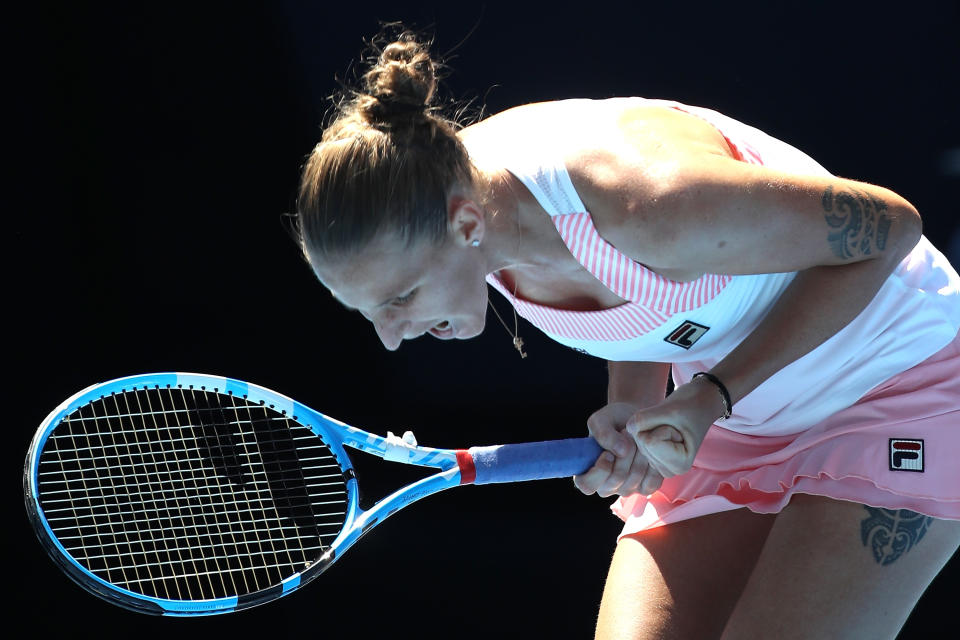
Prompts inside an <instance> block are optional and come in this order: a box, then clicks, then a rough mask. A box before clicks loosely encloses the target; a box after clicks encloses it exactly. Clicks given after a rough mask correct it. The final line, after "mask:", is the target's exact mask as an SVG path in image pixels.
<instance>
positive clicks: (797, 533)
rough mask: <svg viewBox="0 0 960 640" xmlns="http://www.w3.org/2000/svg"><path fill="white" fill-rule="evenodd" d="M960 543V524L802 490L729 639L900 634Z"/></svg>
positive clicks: (781, 518) (776, 532)
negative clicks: (830, 497)
mask: <svg viewBox="0 0 960 640" xmlns="http://www.w3.org/2000/svg"><path fill="white" fill-rule="evenodd" d="M958 544H960V522H951V521H945V520H934V519H933V518H928V517H926V516H923V515H919V514H916V513H913V512H910V511H888V510H882V509H874V508H872V507H871V508H868V507H865V506H864V505H861V504H856V503H853V502H843V501H839V500H831V499H828V498H822V497H818V496H807V495H796V496H794V497H793V499H792V500H791V502H790V504H789V505H788V506H787V507H786V508H785V509H784V510H783V511H782V512H781V513H780V514H778V515H777V518H776V522H775V523H774V525H773V527H772V529H771V530H770V533H769V535H768V536H767V541H766V543H765V545H764V548H763V551H762V552H761V554H760V557H759V558H758V559H757V563H756V566H755V567H754V569H753V572H752V575H751V577H750V580H749V582H748V583H747V585H746V587H745V589H744V591H743V594H742V595H741V597H740V600H739V602H738V603H737V606H736V607H735V609H734V611H733V613H732V616H731V619H730V621H729V623H728V626H727V628H726V630H725V633H724V635H723V637H724V639H725V640H727V639H729V640H735V639H741V638H778V639H783V640H790V639H799V638H818V639H819V638H870V639H871V640H882V639H884V638H895V637H896V635H897V633H898V632H899V630H900V628H901V627H902V626H903V624H904V622H905V621H906V619H907V616H908V615H909V614H910V611H911V610H912V609H913V607H914V605H915V604H916V602H917V601H918V600H919V598H920V596H921V595H922V594H923V592H924V590H925V589H926V588H927V586H928V585H929V584H930V582H931V581H932V580H933V578H934V577H935V576H936V575H937V573H938V572H939V571H940V569H942V568H943V566H944V565H945V563H946V562H947V561H948V560H949V559H950V556H951V555H952V554H953V553H954V551H956V549H957V545H958ZM714 637H716V636H714Z"/></svg>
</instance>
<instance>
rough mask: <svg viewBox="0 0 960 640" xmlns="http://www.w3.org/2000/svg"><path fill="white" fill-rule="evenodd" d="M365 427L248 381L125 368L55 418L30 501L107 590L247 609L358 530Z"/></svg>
mask: <svg viewBox="0 0 960 640" xmlns="http://www.w3.org/2000/svg"><path fill="white" fill-rule="evenodd" d="M356 433H358V430H356V429H353V428H352V427H348V426H347V425H344V424H343V423H341V422H339V421H337V420H334V419H332V418H329V417H327V416H325V415H323V414H320V413H318V412H316V411H313V410H312V409H310V408H308V407H306V406H304V405H301V404H299V403H297V402H296V401H294V400H292V399H290V398H287V397H286V396H283V395H281V394H278V393H275V392H273V391H270V390H269V389H265V388H263V387H259V386H257V385H253V384H250V383H246V382H242V381H239V380H234V379H230V378H223V377H216V376H208V375H203V374H192V373H159V374H146V375H139V376H130V377H126V378H120V379H117V380H112V381H109V382H105V383H101V384H97V385H93V386H91V387H88V388H87V389H84V390H83V391H80V392H79V393H77V394H75V395H74V396H72V397H71V398H69V399H67V400H66V401H64V402H63V403H61V405H60V406H58V407H57V408H56V409H54V410H53V411H52V412H51V413H50V414H49V415H48V416H47V418H46V419H45V420H44V421H43V423H42V424H41V425H40V427H39V429H38V430H37V432H36V434H35V435H34V438H33V440H32V442H31V446H30V449H29V452H28V454H27V459H26V462H25V465H24V478H23V483H24V500H25V504H26V509H27V513H28V516H29V519H30V522H31V523H32V525H33V527H34V530H35V532H36V533H37V536H38V538H39V539H40V542H41V544H42V545H43V547H44V548H45V549H46V550H47V552H48V553H49V555H50V556H51V557H52V558H53V560H54V561H55V563H56V564H57V565H58V566H59V567H60V568H61V569H62V570H63V571H64V572H65V573H66V574H67V575H68V576H69V577H70V578H71V579H73V580H74V581H75V582H76V583H77V584H79V585H80V586H82V587H83V588H84V589H86V590H87V591H89V592H91V593H93V594H94V595H97V596H99V597H101V598H103V599H105V600H107V601H109V602H111V603H113V604H116V605H119V606H121V607H124V608H127V609H130V610H134V611H139V612H143V613H150V614H157V615H175V616H190V615H210V614H216V613H227V612H232V611H237V610H240V609H244V608H249V607H252V606H255V605H258V604H261V603H263V602H267V601H269V600H272V599H275V598H278V597H281V596H283V595H286V594H287V593H290V592H291V591H293V590H295V589H296V588H298V587H299V586H301V585H302V584H305V583H306V582H307V581H308V580H310V579H312V578H314V577H316V576H317V575H319V574H320V573H321V572H322V571H323V570H324V569H325V568H326V567H327V566H329V565H330V564H331V563H332V562H333V561H334V560H335V559H336V557H337V555H338V554H337V551H336V550H337V549H342V548H343V544H344V543H345V542H347V541H349V542H348V544H352V542H353V541H354V540H355V539H356V538H357V537H359V535H358V533H357V531H355V530H356V529H357V527H356V526H355V525H356V521H357V519H358V516H360V515H361V512H360V511H359V507H358V496H357V485H356V479H355V477H354V473H353V467H352V464H351V462H350V459H349V457H348V456H347V454H346V451H345V450H344V447H343V444H342V442H343V439H344V437H346V436H347V435H348V434H350V435H351V436H352V437H356ZM255 450H256V451H257V452H258V454H259V457H260V462H258V463H257V462H254V461H253V458H254V457H256V456H254V454H253V452H254V451H255ZM65 510H66V511H68V513H66V515H65ZM268 512H272V515H271V517H270V518H267V517H266V514H267V513H268ZM144 514H147V515H146V516H145V515H144ZM71 518H72V519H73V521H72V522H71V521H70V519H71ZM311 518H313V519H314V521H313V523H312V524H311V522H310V520H311ZM268 520H269V522H268ZM264 529H266V530H267V532H266V533H265V532H264ZM251 532H252V533H251ZM278 532H279V533H278ZM291 534H295V535H293V537H295V538H297V539H298V540H300V541H302V542H303V544H300V545H298V548H297V549H290V548H288V547H284V546H283V545H285V544H286V542H285V539H286V538H288V537H290V535H291ZM254 557H256V560H254V559H252V558H254ZM211 558H213V560H212V561H211ZM211 562H212V564H211ZM128 574H130V575H129V576H128ZM192 574H195V575H192ZM225 576H226V579H224V577H225Z"/></svg>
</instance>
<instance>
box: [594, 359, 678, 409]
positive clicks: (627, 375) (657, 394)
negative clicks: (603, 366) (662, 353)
mask: <svg viewBox="0 0 960 640" xmlns="http://www.w3.org/2000/svg"><path fill="white" fill-rule="evenodd" d="M608 371H609V376H610V381H609V383H608V385H607V402H608V403H613V402H628V403H630V404H632V405H634V406H636V407H638V408H642V407H649V406H652V405H655V404H657V403H658V402H660V401H661V400H663V398H664V397H665V396H666V395H667V378H668V377H669V376H670V364H669V363H666V362H613V361H611V362H610V363H609V364H608Z"/></svg>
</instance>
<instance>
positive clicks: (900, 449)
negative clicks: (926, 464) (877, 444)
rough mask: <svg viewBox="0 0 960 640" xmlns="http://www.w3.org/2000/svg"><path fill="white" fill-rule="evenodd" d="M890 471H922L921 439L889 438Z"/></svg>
mask: <svg viewBox="0 0 960 640" xmlns="http://www.w3.org/2000/svg"><path fill="white" fill-rule="evenodd" d="M890 471H918V472H920V473H923V440H910V439H907V438H890Z"/></svg>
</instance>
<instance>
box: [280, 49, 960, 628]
mask: <svg viewBox="0 0 960 640" xmlns="http://www.w3.org/2000/svg"><path fill="white" fill-rule="evenodd" d="M434 69H435V64H434V62H433V61H432V60H431V58H430V55H429V53H428V51H427V48H426V46H425V45H423V44H421V43H419V42H417V41H416V40H415V39H414V38H413V37H412V36H410V35H409V34H404V35H403V36H402V37H400V39H399V40H398V41H397V42H394V43H392V44H389V45H388V46H386V47H384V48H383V49H382V51H381V52H380V56H379V60H377V61H376V62H375V63H374V64H373V65H372V66H371V67H370V69H369V70H368V71H367V73H366V75H365V76H364V86H363V88H362V89H360V90H358V91H357V92H356V93H353V94H350V95H348V96H346V97H345V99H344V100H343V101H342V102H341V103H340V105H339V106H338V112H337V114H336V117H335V119H333V120H332V121H331V122H330V123H329V125H328V126H327V127H326V129H325V131H324V134H323V138H322V141H321V142H320V143H319V144H318V145H317V146H316V148H315V149H314V150H313V152H312V153H311V155H310V157H309V160H308V161H307V162H306V164H305V167H304V170H303V175H302V183H301V187H300V195H299V231H300V234H301V246H302V250H303V253H304V255H305V256H306V258H307V260H308V261H309V263H310V265H311V266H312V268H313V269H314V271H315V273H316V275H317V276H318V278H319V279H320V281H321V282H322V283H323V284H324V285H325V286H326V287H327V288H328V289H329V290H330V291H331V292H332V293H333V295H334V296H336V298H337V299H339V300H340V301H341V302H342V303H343V304H344V305H346V306H347V307H350V308H353V309H356V310H358V311H360V313H362V314H363V315H364V316H365V317H366V318H367V319H368V320H370V321H371V322H372V323H373V325H374V327H375V328H376V331H377V333H378V334H379V336H380V339H381V340H382V341H383V344H384V346H385V347H386V348H387V349H391V350H393V349H396V348H397V347H398V346H399V345H400V343H401V342H402V341H403V340H410V339H413V338H416V337H418V336H421V335H423V334H426V333H429V334H431V335H433V336H435V337H437V338H440V339H444V340H446V339H452V338H458V339H465V338H470V337H473V336H476V335H477V334H478V333H480V332H481V331H482V330H483V328H484V321H485V315H486V314H485V311H486V306H487V303H488V299H487V295H488V291H487V283H489V284H491V285H492V286H493V287H494V288H496V289H497V290H498V291H499V292H500V293H501V294H503V295H504V296H505V297H506V298H507V299H508V300H509V301H510V302H511V303H512V305H513V307H514V309H515V311H516V313H518V314H520V315H521V316H523V317H525V318H527V319H528V320H529V321H530V322H531V323H533V324H534V325H536V326H537V327H538V328H540V329H541V330H542V331H544V332H545V333H546V334H547V335H548V336H550V337H551V338H553V339H554V340H556V341H557V342H559V343H561V344H564V345H567V346H569V347H572V348H574V349H577V350H581V351H584V352H587V353H589V354H592V355H594V356H596V357H599V358H604V359H606V360H608V361H609V363H610V364H609V372H610V381H609V394H608V397H609V404H607V405H606V406H605V407H602V408H600V409H599V410H598V411H597V412H596V413H594V414H593V416H592V417H591V418H590V419H589V421H588V423H587V428H588V430H589V433H590V434H591V435H592V436H593V437H594V438H595V439H596V440H597V441H598V442H599V443H600V444H601V445H602V446H603V448H604V449H605V450H606V451H605V453H604V454H603V455H602V456H601V457H600V459H599V460H597V463H596V465H595V466H594V467H593V468H592V469H591V470H589V471H588V472H586V473H585V474H583V475H582V476H579V477H577V478H575V482H576V485H577V486H578V487H579V489H580V490H581V491H583V492H584V493H587V494H593V493H597V494H599V495H600V496H613V495H618V496H619V498H618V500H617V502H616V503H615V505H614V507H613V510H614V512H615V513H616V514H617V515H618V516H620V517H621V518H622V519H623V520H624V521H625V527H624V529H623V533H622V535H621V536H620V538H619V542H618V545H617V549H616V552H615V554H614V557H613V561H612V565H611V567H610V571H609V575H608V578H607V583H606V587H605V591H604V596H603V600H602V603H601V605H600V612H599V619H598V625H597V637H598V638H617V639H622V638H663V637H670V638H697V639H703V638H716V637H723V638H730V639H732V638H751V639H755V638H781V639H785V638H827V637H830V638H893V637H895V636H896V635H897V633H898V631H899V629H900V628H901V626H902V625H903V623H904V622H905V620H906V618H907V616H908V614H909V613H910V611H911V609H912V608H913V606H914V605H915V603H916V602H917V600H918V599H919V597H920V596H921V594H922V593H923V591H924V589H925V588H926V587H927V586H928V585H929V584H930V582H931V580H932V579H933V578H934V576H936V575H937V573H938V572H939V571H940V570H941V568H942V567H943V566H944V565H945V564H946V562H947V561H948V559H949V558H950V556H951V554H952V553H953V552H954V550H956V549H957V546H958V543H960V523H958V522H956V520H960V471H958V469H960V465H958V464H957V460H958V459H960V339H958V338H957V331H958V328H960V278H958V276H957V274H956V272H955V271H954V270H953V269H952V268H951V266H950V265H949V264H948V262H947V261H946V260H945V259H944V257H943V256H942V255H941V254H940V253H938V252H937V251H936V249H934V248H933V246H932V245H931V244H930V243H929V242H928V241H927V240H926V239H925V238H924V237H923V236H922V235H921V222H920V218H919V216H918V213H917V211H916V210H915V209H914V207H913V206H911V204H910V203H909V202H907V201H906V200H905V199H904V198H902V197H901V196H899V195H897V194H896V193H893V192H892V191H890V190H888V189H884V188H882V187H877V186H873V185H870V184H865V183H862V182H856V181H853V180H848V179H844V178H839V177H836V176H833V175H831V174H830V173H829V172H827V171H826V170H825V169H824V168H822V167H821V166H820V165H819V164H817V163H816V162H815V161H814V160H812V159H811V158H810V157H808V156H807V155H805V154H803V153H801V152H800V151H798V150H796V149H795V148H793V147H791V146H789V145H787V144H785V143H783V142H781V141H779V140H776V139H774V138H771V137H770V136H768V135H766V134H764V133H763V132H761V131H759V130H757V129H755V128H752V127H750V126H747V125H744V124H741V123H740V122H738V121H736V120H733V119H731V118H729V117H725V116H723V115H721V114H719V113H717V112H715V111H712V110H708V109H704V108H698V107H692V106H686V105H683V104H679V103H675V102H670V101H662V100H647V99H641V98H618V99H610V100H601V101H592V100H566V101H561V102H549V103H540V104H530V105H525V106H521V107H517V108H515V109H511V110H509V111H506V112H504V113H500V114H497V115H494V116H492V117H489V118H486V119H484V120H482V121H480V122H478V123H476V124H473V125H471V126H468V127H465V128H461V127H459V126H458V125H457V124H456V123H455V122H453V121H450V120H447V119H444V117H442V116H441V115H440V114H439V112H438V111H437V109H435V108H434V107H432V106H431V99H432V97H433V93H434V89H435V85H436V79H435V74H434ZM504 325H505V326H506V328H507V330H508V331H509V332H510V334H511V337H512V339H513V340H514V343H515V346H517V348H518V350H519V351H520V352H521V354H523V353H524V350H523V343H522V340H521V339H520V337H519V336H518V335H517V329H516V325H515V324H513V323H510V322H504ZM671 373H672V380H673V383H674V385H675V390H673V392H672V393H670V394H669V395H667V394H666V391H667V379H668V376H670V375H671ZM744 507H745V508H744Z"/></svg>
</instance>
